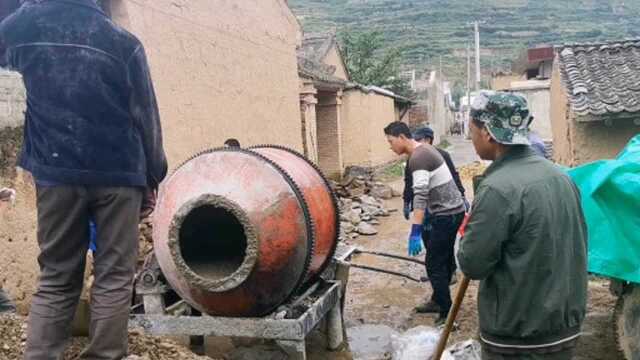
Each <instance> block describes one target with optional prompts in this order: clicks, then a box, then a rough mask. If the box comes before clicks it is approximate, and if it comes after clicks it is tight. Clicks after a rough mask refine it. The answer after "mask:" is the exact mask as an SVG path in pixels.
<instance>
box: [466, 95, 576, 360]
mask: <svg viewBox="0 0 640 360" xmlns="http://www.w3.org/2000/svg"><path fill="white" fill-rule="evenodd" d="M471 117H472V121H471V126H470V130H471V138H472V141H473V145H474V147H475V149H476V152H477V153H478V155H479V156H480V157H481V158H482V159H485V160H492V161H493V163H492V164H491V166H489V168H488V169H487V170H486V172H485V173H484V175H483V176H482V178H481V179H477V180H478V181H477V182H476V185H477V188H476V191H475V200H474V203H473V207H472V210H471V218H470V219H469V224H468V226H467V228H466V232H465V236H464V238H463V239H462V240H461V241H460V248H459V251H458V253H457V260H458V263H459V266H460V270H461V271H462V272H463V273H464V274H465V275H466V276H467V277H469V278H471V279H474V280H480V289H479V292H478V312H479V322H480V338H481V342H482V348H483V354H482V358H483V360H486V359H490V360H494V359H512V360H516V359H518V360H526V359H558V360H560V359H562V360H564V359H571V356H572V353H573V348H574V347H575V343H576V341H577V339H578V337H579V335H580V329H581V325H582V321H583V320H584V316H585V312H586V298H587V231H586V224H585V219H584V215H583V213H582V208H581V205H580V193H579V191H578V189H577V187H576V186H575V185H574V184H573V182H572V181H571V180H570V179H569V177H568V176H567V175H565V174H564V173H563V172H562V171H561V170H560V169H559V168H557V167H556V166H555V165H554V164H552V163H551V162H549V161H547V160H545V159H543V158H541V157H539V156H536V154H535V153H534V152H533V151H532V150H531V149H530V147H529V146H528V145H529V141H528V140H527V132H528V128H529V123H530V122H531V115H530V114H529V110H528V108H527V102H526V100H525V99H524V98H523V97H521V96H519V95H515V94H511V93H501V92H483V93H481V94H480V95H479V96H478V97H477V98H476V100H475V101H474V103H473V105H472V110H471Z"/></svg>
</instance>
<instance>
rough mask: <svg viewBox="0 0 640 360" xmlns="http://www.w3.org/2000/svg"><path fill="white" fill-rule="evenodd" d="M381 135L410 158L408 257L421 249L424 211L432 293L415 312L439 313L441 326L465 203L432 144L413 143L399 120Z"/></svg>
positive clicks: (445, 309) (449, 299)
mask: <svg viewBox="0 0 640 360" xmlns="http://www.w3.org/2000/svg"><path fill="white" fill-rule="evenodd" d="M384 133H385V135H386V137H387V141H388V142H389V145H390V147H391V150H392V151H393V152H395V153H396V154H398V155H407V156H408V157H409V160H408V161H407V172H408V173H409V174H411V178H412V180H413V209H414V211H413V217H412V219H411V221H412V227H411V234H410V235H409V255H418V254H419V253H420V251H421V250H422V245H421V242H422V236H423V235H422V233H423V231H424V227H423V225H422V224H423V220H424V214H425V210H426V211H428V212H429V214H430V218H429V221H428V224H427V226H429V227H430V229H431V231H430V233H429V236H428V238H427V241H426V244H427V245H426V247H427V249H426V250H427V257H426V261H427V264H426V266H427V273H428V275H429V279H430V281H431V287H432V288H433V294H432V297H431V300H429V301H427V302H426V303H425V304H424V305H421V306H419V307H417V308H416V310H417V311H418V312H421V313H437V314H439V317H438V319H437V320H436V325H440V324H443V323H444V321H445V320H446V318H447V314H448V313H449V309H450V308H451V293H450V291H449V281H450V279H451V275H452V274H453V272H454V270H455V266H454V263H453V247H454V243H455V238H456V232H457V230H458V228H459V227H460V224H461V223H462V220H463V218H464V211H465V207H464V201H463V198H462V195H461V194H460V191H459V190H458V188H457V187H456V184H455V182H454V180H453V177H452V175H451V171H450V170H449V168H448V167H447V164H446V163H445V161H444V159H443V158H442V155H440V153H439V152H438V151H437V150H436V149H435V148H434V147H433V146H432V145H430V144H421V143H418V142H417V141H415V140H414V139H413V138H412V136H411V131H410V130H409V127H408V126H407V125H406V124H405V123H402V122H399V121H396V122H392V123H391V124H389V125H388V126H387V127H386V128H385V129H384Z"/></svg>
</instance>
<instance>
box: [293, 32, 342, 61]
mask: <svg viewBox="0 0 640 360" xmlns="http://www.w3.org/2000/svg"><path fill="white" fill-rule="evenodd" d="M336 44H337V42H336V35H335V34H334V33H309V34H304V38H303V39H302V46H301V47H300V48H299V49H298V56H301V57H304V58H307V59H310V60H313V61H317V62H322V61H323V60H324V58H325V56H327V54H328V53H329V50H331V48H332V47H333V46H335V45H336Z"/></svg>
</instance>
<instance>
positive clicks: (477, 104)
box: [471, 91, 533, 145]
mask: <svg viewBox="0 0 640 360" xmlns="http://www.w3.org/2000/svg"><path fill="white" fill-rule="evenodd" d="M471 117H472V118H474V119H476V120H477V121H480V122H482V123H484V125H485V126H486V128H487V130H488V131H489V133H490V134H491V137H493V138H494V140H495V141H497V142H498V143H500V144H503V145H530V142H529V139H528V137H529V136H528V135H529V124H530V123H531V121H532V120H533V117H532V116H531V114H530V113H529V108H528V106H527V100H526V99H525V98H524V97H523V96H521V95H518V94H514V93H509V92H503V91H481V92H480V94H479V95H478V96H476V98H475V99H474V100H473V103H472V104H471Z"/></svg>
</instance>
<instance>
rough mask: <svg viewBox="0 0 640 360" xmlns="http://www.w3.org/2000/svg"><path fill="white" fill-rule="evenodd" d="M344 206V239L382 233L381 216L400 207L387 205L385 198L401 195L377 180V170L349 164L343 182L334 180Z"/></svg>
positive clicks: (341, 220)
mask: <svg viewBox="0 0 640 360" xmlns="http://www.w3.org/2000/svg"><path fill="white" fill-rule="evenodd" d="M332 186H333V189H334V191H335V192H336V195H337V196H338V199H339V203H340V204H339V206H340V241H348V240H352V239H355V238H356V237H358V236H360V235H364V236H372V235H376V234H377V233H378V230H377V229H376V228H375V226H377V225H380V221H379V220H378V218H379V217H385V216H389V215H390V213H391V212H393V211H397V210H396V209H387V208H386V207H385V205H384V200H388V199H391V198H393V197H396V196H400V194H399V193H397V192H395V191H394V190H393V189H392V188H391V187H390V186H389V185H386V184H384V183H382V182H379V181H376V180H375V178H374V175H373V172H372V171H371V170H369V169H366V168H362V167H355V166H353V167H349V168H347V170H346V171H345V176H344V178H343V180H342V181H340V182H332Z"/></svg>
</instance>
